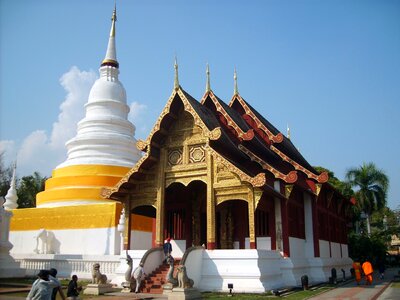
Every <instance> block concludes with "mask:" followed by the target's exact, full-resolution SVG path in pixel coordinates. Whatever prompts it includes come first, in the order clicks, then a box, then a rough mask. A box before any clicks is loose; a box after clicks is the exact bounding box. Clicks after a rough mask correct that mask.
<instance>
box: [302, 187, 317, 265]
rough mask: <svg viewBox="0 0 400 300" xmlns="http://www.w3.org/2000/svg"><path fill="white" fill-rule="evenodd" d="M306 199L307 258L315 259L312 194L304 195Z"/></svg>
mask: <svg viewBox="0 0 400 300" xmlns="http://www.w3.org/2000/svg"><path fill="white" fill-rule="evenodd" d="M303 198H304V227H305V228H304V230H305V235H306V243H305V249H304V250H305V254H306V257H314V231H313V215H312V198H311V196H310V194H308V193H303Z"/></svg>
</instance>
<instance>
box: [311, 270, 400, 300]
mask: <svg viewBox="0 0 400 300" xmlns="http://www.w3.org/2000/svg"><path fill="white" fill-rule="evenodd" d="M398 272H399V268H393V269H389V270H387V271H386V274H385V278H384V279H379V276H378V274H374V280H373V282H372V285H365V281H361V283H360V285H357V283H356V282H355V281H351V282H349V283H347V284H345V285H342V286H339V287H337V288H335V289H333V290H330V291H329V292H326V293H323V294H320V295H318V296H316V297H313V298H310V299H313V300H317V299H321V300H328V299H340V300H356V299H360V300H361V299H362V300H383V299H400V288H394V287H391V281H392V280H393V278H394V276H395V275H397V274H398Z"/></svg>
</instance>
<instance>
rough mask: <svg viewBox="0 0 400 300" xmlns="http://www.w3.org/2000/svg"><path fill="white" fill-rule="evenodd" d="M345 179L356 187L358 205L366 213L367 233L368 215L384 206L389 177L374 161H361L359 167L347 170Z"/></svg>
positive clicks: (368, 228)
mask: <svg viewBox="0 0 400 300" xmlns="http://www.w3.org/2000/svg"><path fill="white" fill-rule="evenodd" d="M346 179H347V181H348V182H349V183H350V184H351V186H353V187H356V188H358V190H357V191H356V193H355V196H356V199H357V204H358V206H359V207H360V209H361V210H362V211H364V212H365V214H366V220H367V230H368V235H369V234H370V233H371V229H370V226H369V223H370V222H369V221H370V220H369V217H370V215H371V214H372V213H373V212H374V211H378V210H380V209H382V208H384V207H385V206H386V197H387V190H388V187H389V179H388V177H387V176H386V174H385V173H384V172H383V171H382V170H379V169H378V168H377V167H376V166H375V164H374V163H363V165H362V166H360V167H359V168H353V169H350V170H348V171H347V174H346Z"/></svg>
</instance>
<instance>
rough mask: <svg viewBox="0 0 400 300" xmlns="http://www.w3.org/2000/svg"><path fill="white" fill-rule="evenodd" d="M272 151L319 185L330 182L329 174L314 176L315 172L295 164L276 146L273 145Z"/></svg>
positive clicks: (323, 173)
mask: <svg viewBox="0 0 400 300" xmlns="http://www.w3.org/2000/svg"><path fill="white" fill-rule="evenodd" d="M270 148H271V150H273V151H274V152H275V153H276V154H278V155H279V156H280V157H281V158H282V159H283V160H284V161H286V162H288V163H290V164H291V165H292V166H293V167H294V168H295V169H296V170H297V171H301V172H303V173H304V174H306V175H307V177H308V178H311V179H314V180H316V181H317V182H319V183H325V182H327V181H328V179H329V175H328V173H327V172H322V173H321V174H319V175H317V174H314V173H313V172H311V171H309V170H307V169H306V168H304V167H303V166H302V165H300V164H299V163H297V162H295V161H294V160H293V159H291V158H290V157H289V156H287V155H286V154H284V153H283V152H282V151H280V150H279V149H278V148H276V147H275V146H273V145H271V147H270Z"/></svg>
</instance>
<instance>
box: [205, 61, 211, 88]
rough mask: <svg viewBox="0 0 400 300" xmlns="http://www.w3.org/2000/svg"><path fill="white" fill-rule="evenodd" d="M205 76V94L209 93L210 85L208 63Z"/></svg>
mask: <svg viewBox="0 0 400 300" xmlns="http://www.w3.org/2000/svg"><path fill="white" fill-rule="evenodd" d="M206 75H207V82H206V92H209V91H211V85H210V66H209V65H208V63H207V69H206Z"/></svg>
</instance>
